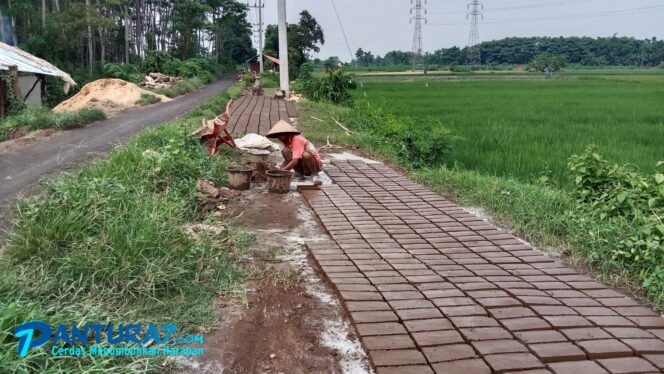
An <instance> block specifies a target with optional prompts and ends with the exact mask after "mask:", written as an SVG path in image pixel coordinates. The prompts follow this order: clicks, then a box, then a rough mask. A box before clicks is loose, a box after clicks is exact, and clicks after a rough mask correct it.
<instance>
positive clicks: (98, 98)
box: [53, 79, 171, 115]
mask: <svg viewBox="0 0 664 374" xmlns="http://www.w3.org/2000/svg"><path fill="white" fill-rule="evenodd" d="M143 93H148V94H151V95H154V96H157V97H159V98H160V99H161V101H162V102H163V101H170V100H171V99H169V98H168V97H166V96H163V95H157V94H155V93H152V92H150V91H147V90H144V89H142V88H140V87H138V86H137V85H135V84H133V83H129V82H127V81H123V80H122V79H99V80H96V81H94V82H90V83H88V84H86V85H85V86H83V88H81V91H80V92H79V93H77V94H76V95H74V96H72V97H71V98H69V99H68V100H65V101H63V102H61V103H60V104H59V105H58V106H56V107H55V108H54V109H53V110H54V111H56V112H70V111H75V110H80V109H83V108H97V109H101V110H103V111H104V112H106V114H108V115H110V114H113V113H116V112H119V111H122V110H125V109H128V108H133V107H135V106H136V102H137V101H138V100H139V99H140V98H141V94H143Z"/></svg>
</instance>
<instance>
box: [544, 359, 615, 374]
mask: <svg viewBox="0 0 664 374" xmlns="http://www.w3.org/2000/svg"><path fill="white" fill-rule="evenodd" d="M548 366H549V369H551V370H552V371H553V372H554V374H608V372H607V371H606V370H604V369H603V368H602V367H601V366H599V365H598V364H597V363H596V362H594V361H569V362H554V363H551V364H549V365H548Z"/></svg>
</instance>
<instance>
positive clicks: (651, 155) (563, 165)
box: [354, 70, 664, 186]
mask: <svg viewBox="0 0 664 374" xmlns="http://www.w3.org/2000/svg"><path fill="white" fill-rule="evenodd" d="M417 78H418V79H408V78H406V77H403V76H401V77H389V76H381V77H361V81H363V86H364V88H362V87H359V86H358V89H357V90H355V92H354V96H355V99H356V103H358V105H363V106H366V105H367V103H369V104H370V105H371V107H377V106H380V107H382V108H383V109H384V110H386V111H389V112H392V113H396V114H402V115H409V116H414V117H419V118H426V117H429V116H432V117H435V118H437V119H440V120H441V121H442V123H443V126H445V127H447V128H448V129H450V130H452V132H453V134H454V135H455V136H458V137H459V139H458V140H457V141H455V147H454V149H453V151H452V154H451V156H450V160H449V163H450V165H451V166H454V165H457V166H459V167H461V168H462V169H468V170H477V171H479V172H481V173H483V174H488V175H497V176H505V177H515V178H517V179H520V180H525V181H534V180H536V179H538V178H539V177H540V176H542V175H547V176H549V177H551V178H552V180H553V181H555V182H556V183H557V184H559V185H561V186H565V185H568V183H569V173H568V172H567V159H568V158H569V156H571V155H572V154H575V153H580V152H582V151H583V150H584V149H585V148H586V147H587V146H588V145H591V144H594V145H596V146H597V147H598V148H599V150H600V153H602V154H603V155H604V156H605V157H607V158H608V159H609V160H611V161H613V162H620V163H630V164H634V165H636V166H637V167H639V168H640V169H641V170H643V171H644V172H650V171H652V170H654V168H655V165H656V163H657V161H659V160H664V79H663V78H664V71H662V72H661V73H660V72H659V71H656V70H652V71H651V72H650V73H649V74H643V75H636V74H624V75H620V74H615V75H605V76H600V75H593V77H580V78H579V77H577V78H570V79H567V77H565V78H566V79H552V80H544V79H538V78H537V77H535V79H532V80H511V79H500V80H455V81H450V80H440V79H436V78H435V77H428V78H427V77H426V76H419V77H417ZM365 94H366V96H365Z"/></svg>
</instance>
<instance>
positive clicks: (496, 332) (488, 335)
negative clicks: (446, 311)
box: [459, 327, 512, 341]
mask: <svg viewBox="0 0 664 374" xmlns="http://www.w3.org/2000/svg"><path fill="white" fill-rule="evenodd" d="M459 331H460V332H461V334H462V335H463V336H464V337H465V338H466V339H467V340H470V341H476V340H497V339H510V338H511V337H512V335H510V333H509V332H507V330H505V329H503V328H501V327H478V328H472V329H459Z"/></svg>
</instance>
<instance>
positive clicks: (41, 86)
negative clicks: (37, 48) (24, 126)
mask: <svg viewBox="0 0 664 374" xmlns="http://www.w3.org/2000/svg"><path fill="white" fill-rule="evenodd" d="M47 75H50V76H55V77H59V78H61V79H62V80H63V81H64V86H63V89H64V91H65V93H67V92H69V89H70V88H71V86H75V85H76V82H74V80H73V79H72V78H71V76H70V75H69V74H67V73H65V72H64V71H62V70H60V69H58V68H57V67H55V66H54V65H52V64H50V63H49V62H47V61H45V60H42V59H41V58H39V57H36V56H33V55H31V54H29V53H27V52H25V51H22V50H20V49H19V48H16V47H12V46H10V45H8V44H5V43H0V118H2V117H4V116H5V114H6V113H7V107H8V105H9V99H10V98H9V96H10V93H9V92H10V88H11V89H12V91H13V92H14V95H15V97H16V99H17V100H18V101H20V102H24V103H27V104H29V105H39V106H40V105H43V104H44V103H45V101H46V76H47Z"/></svg>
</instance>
